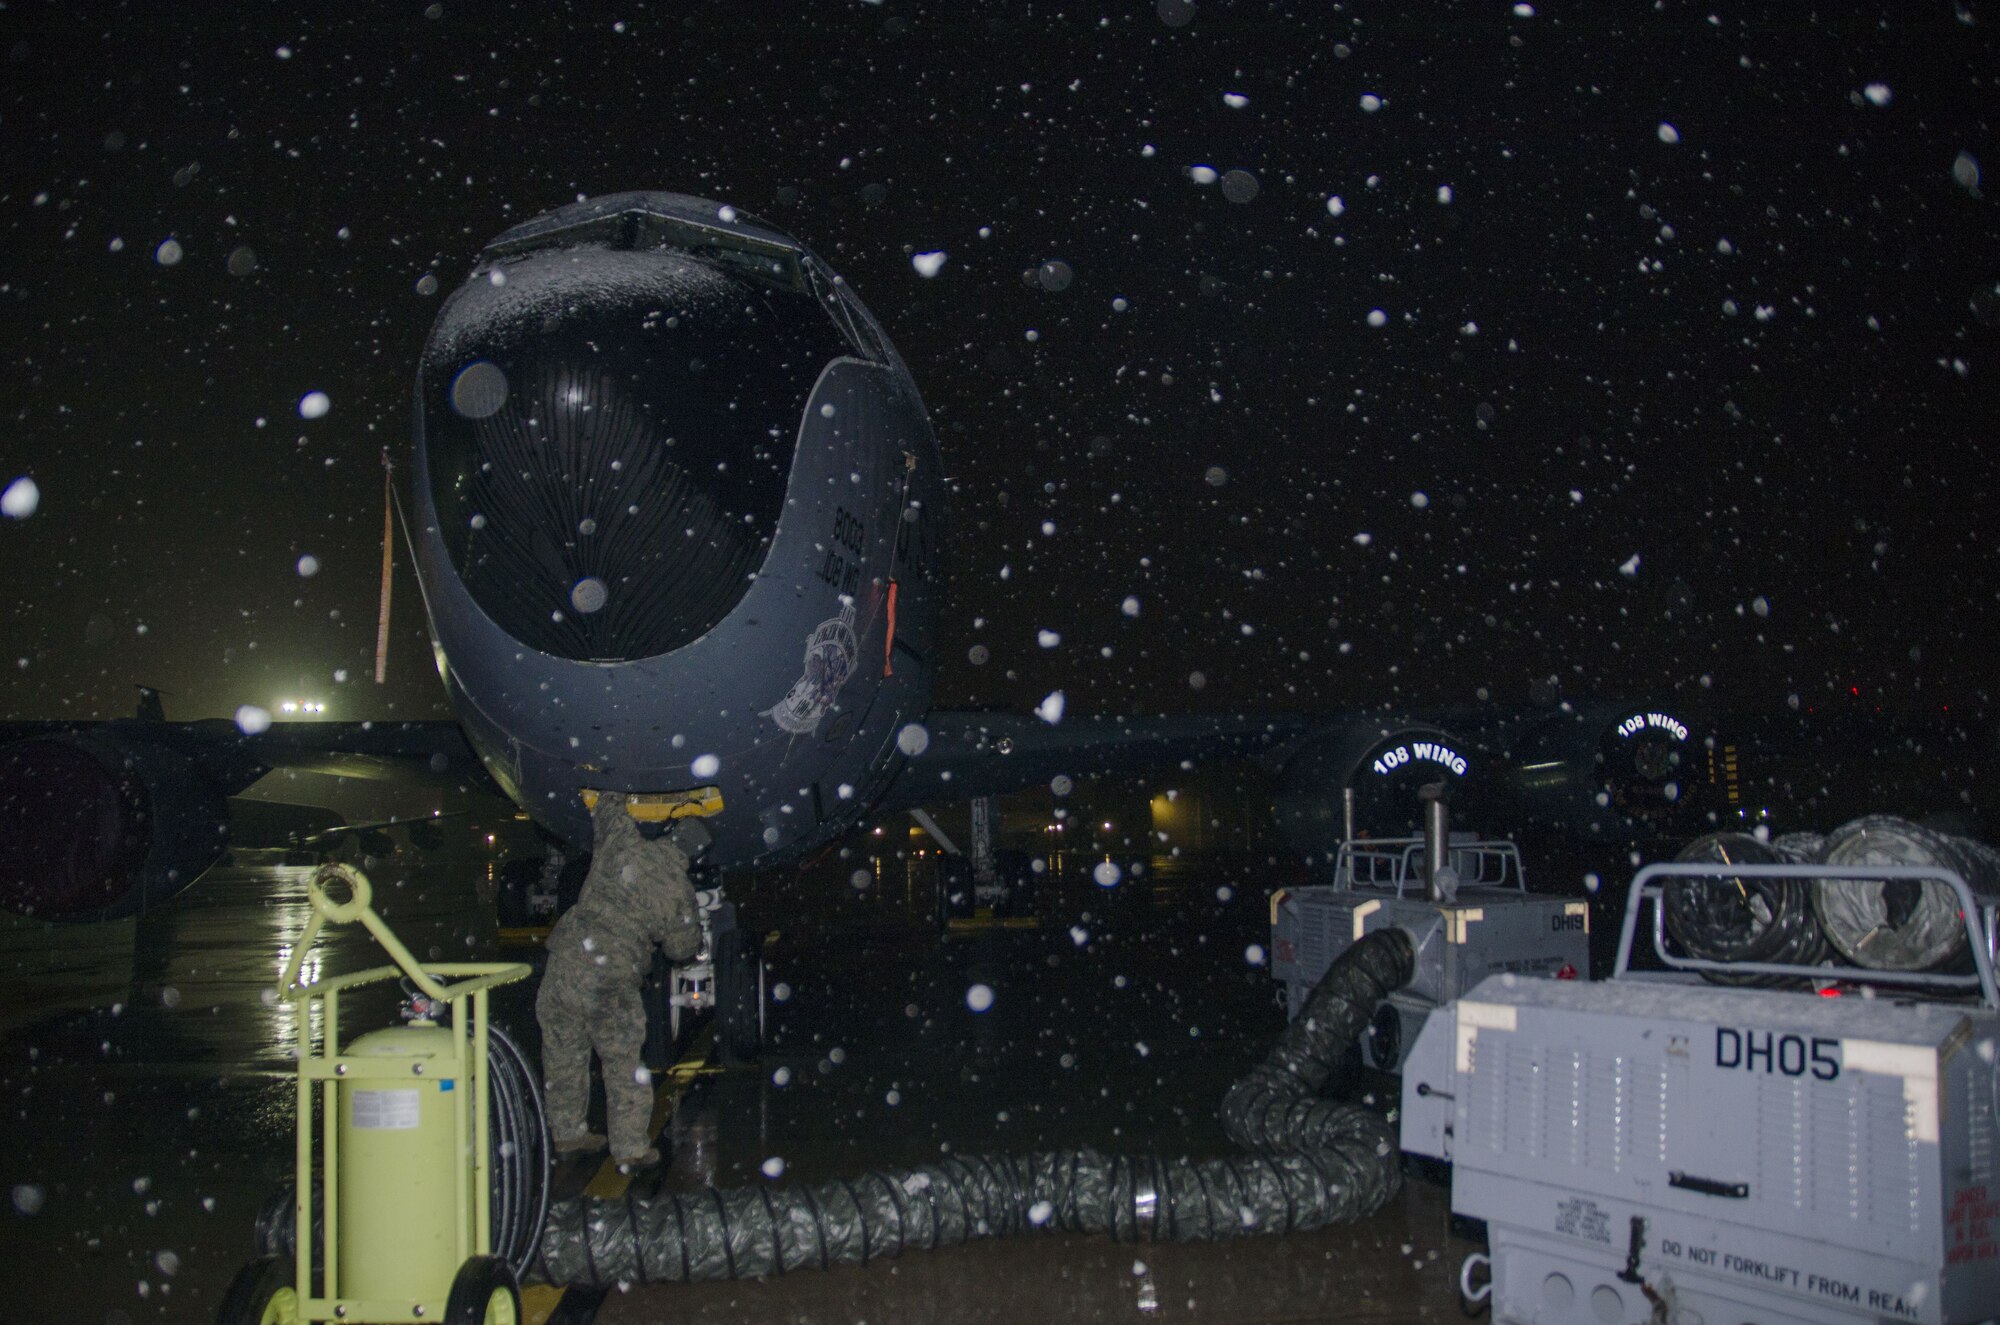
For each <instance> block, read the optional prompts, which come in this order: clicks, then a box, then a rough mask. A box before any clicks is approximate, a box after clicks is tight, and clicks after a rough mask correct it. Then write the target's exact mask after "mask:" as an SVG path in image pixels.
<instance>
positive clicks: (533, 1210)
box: [486, 1026, 551, 1278]
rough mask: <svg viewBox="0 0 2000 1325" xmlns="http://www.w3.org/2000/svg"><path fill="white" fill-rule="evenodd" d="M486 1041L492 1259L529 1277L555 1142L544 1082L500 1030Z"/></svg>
mask: <svg viewBox="0 0 2000 1325" xmlns="http://www.w3.org/2000/svg"><path fill="white" fill-rule="evenodd" d="M486 1036H487V1054H486V1061H487V1077H488V1081H489V1083H490V1093H489V1096H488V1098H489V1099H491V1100H492V1102H493V1109H492V1118H491V1120H490V1121H491V1129H492V1130H491V1137H490V1140H491V1144H492V1152H493V1154H492V1165H493V1175H494V1186H493V1254H494V1255H495V1256H497V1257H499V1258H500V1259H501V1260H503V1261H505V1262H507V1264H508V1265H509V1266H510V1267H511V1268H512V1269H513V1271H514V1274H515V1276H516V1277H517V1278H518V1277H519V1276H520V1275H522V1274H525V1273H526V1272H527V1269H528V1266H529V1263H530V1262H531V1261H533V1259H534V1256H535V1249H536V1247H537V1246H539V1245H540V1243H541V1239H542V1223H543V1220H544V1219H545V1218H546V1217H547V1215H548V1208H549V1196H550V1188H549V1184H550V1180H551V1176H550V1168H549V1161H550V1142H549V1126H548V1117H547V1114H546V1113H545V1112H544V1111H543V1108H542V1088H541V1082H540V1081H539V1080H538V1079H537V1078H536V1075H535V1071H534V1069H533V1068H532V1067H531V1066H530V1065H529V1063H528V1059H527V1056H526V1055H525V1054H523V1053H522V1052H521V1048H520V1046H519V1045H517V1044H515V1043H514V1041H513V1038H512V1037H511V1036H509V1035H508V1034H507V1033H506V1032H505V1031H502V1030H501V1029H500V1028H499V1027H497V1026H493V1027H489V1028H488V1029H487V1032H486Z"/></svg>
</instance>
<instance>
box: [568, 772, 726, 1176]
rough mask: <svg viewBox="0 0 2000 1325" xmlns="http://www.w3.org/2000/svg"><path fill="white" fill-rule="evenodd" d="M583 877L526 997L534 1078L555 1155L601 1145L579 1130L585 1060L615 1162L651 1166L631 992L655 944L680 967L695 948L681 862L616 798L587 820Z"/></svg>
mask: <svg viewBox="0 0 2000 1325" xmlns="http://www.w3.org/2000/svg"><path fill="white" fill-rule="evenodd" d="M591 827H592V832H593V835H594V837H595V842H594V844H593V847H592V852H593V854H592V857H591V862H590V873H589V875H588V876H587V877H586V878H585V879H584V881H583V891H582V893H581V895H580V896H579V897H578V898H577V903H576V905H575V906H573V907H571V908H570V909H569V911H568V912H567V913H566V914H564V916H563V917H562V919H561V920H559V921H557V922H556V926H555V928H554V929H553V930H551V931H550V932H549V938H548V954H549V962H548V969H547V970H546V971H545V972H544V973H543V975H542V987H541V990H540V992H539V994H537V996H536V998H535V1015H536V1017H537V1018H538V1019H539V1020H540V1021H541V1023H542V1078H543V1081H544V1083H545V1087H546V1090H547V1094H548V1110H549V1125H550V1130H551V1132H553V1134H554V1137H555V1144H556V1150H557V1152H558V1153H559V1154H564V1153H566V1154H578V1153H587V1152H589V1151H592V1150H595V1149H597V1148H599V1147H601V1146H602V1145H603V1144H604V1138H603V1137H601V1136H596V1135H593V1134H591V1133H590V1132H589V1131H587V1130H586V1128H587V1124H586V1122H585V1113H586V1111H587V1109H588V1107H589V1103H590V1051H591V1050H592V1049H593V1048H594V1049H596V1051H597V1058H598V1062H599V1064H600V1065H601V1066H602V1067H603V1070H604V1097H605V1116H606V1130H608V1131H609V1132H610V1134H611V1155H612V1158H613V1159H615V1160H617V1161H618V1162H620V1163H626V1164H650V1163H652V1162H653V1161H655V1160H657V1159H658V1158H659V1152H658V1151H656V1150H654V1149H653V1148H652V1146H651V1145H650V1144H649V1141H650V1138H649V1137H648V1135H647V1132H648V1124H649V1123H650V1122H651V1120H652V1112H653V1091H652V1086H651V1084H650V1079H649V1077H648V1076H647V1074H646V1071H645V1066H644V1064H643V1062H642V1061H641V1053H642V1051H643V1049H644V1047H645V1043H646V1011H645V1007H644V1005H643V1004H642V1003H641V1002H640V999H639V986H640V984H641V982H642V981H644V979H645V977H646V973H647V971H648V970H649V969H650V968H651V966H652V961H653V945H654V944H656V943H657V944H659V945H660V946H661V947H662V948H664V949H665V950H666V954H667V957H668V959H669V960H671V961H675V962H683V961H686V960H688V959H689V958H691V957H693V956H694V955H695V952H696V950H697V949H698V948H699V947H700V945H701V924H700V920H699V918H698V913H697V908H696V902H695V896H694V887H693V885H691V884H690V883H689V882H688V874H687V864H688V858H687V856H686V854H685V853H683V852H682V850H681V849H680V847H678V846H676V845H675V844H674V843H673V842H672V841H671V840H670V839H668V838H665V837H662V838H659V839H657V840H653V841H648V840H647V839H646V838H645V837H643V836H641V835H640V832H639V826H638V825H637V824H636V823H634V822H633V821H632V816H631V814H630V813H628V812H627V810H626V808H625V798H624V797H623V796H617V795H600V796H599V797H598V798H597V806H596V808H595V810H594V811H593V812H592V814H591Z"/></svg>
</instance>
